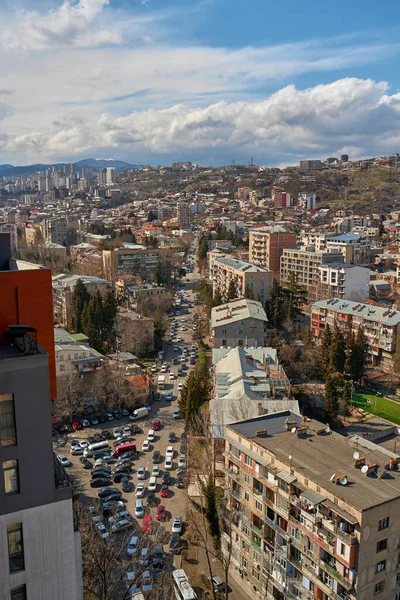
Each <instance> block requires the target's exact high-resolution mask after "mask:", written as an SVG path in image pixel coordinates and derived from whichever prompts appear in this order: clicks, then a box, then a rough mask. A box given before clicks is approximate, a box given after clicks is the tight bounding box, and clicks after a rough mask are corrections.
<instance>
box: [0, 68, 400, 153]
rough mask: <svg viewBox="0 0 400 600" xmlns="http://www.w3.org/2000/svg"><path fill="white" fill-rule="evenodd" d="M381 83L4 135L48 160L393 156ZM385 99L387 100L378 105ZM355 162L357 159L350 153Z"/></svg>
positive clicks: (391, 118) (392, 121)
mask: <svg viewBox="0 0 400 600" xmlns="http://www.w3.org/2000/svg"><path fill="white" fill-rule="evenodd" d="M387 90H388V86H387V84H386V83H384V82H379V83H376V82H374V81H372V80H369V79H367V80H360V79H355V78H351V79H350V78H347V79H341V80H338V81H335V82H334V83H331V84H329V85H318V86H316V87H313V88H310V89H307V90H303V91H301V90H297V89H296V88H295V87H294V86H292V85H290V86H287V87H285V88H283V89H281V90H279V91H278V92H276V93H274V94H272V95H271V96H269V97H268V98H266V99H265V100H260V101H253V102H251V101H247V102H243V101H242V102H231V103H228V102H218V103H214V104H211V105H210V106H207V107H205V108H190V107H188V106H186V105H184V104H178V105H176V106H173V107H171V108H169V109H162V110H155V109H149V110H144V111H134V112H132V113H131V114H129V115H127V116H124V117H115V116H112V115H110V114H103V115H101V116H100V118H98V119H96V120H79V119H78V120H76V121H75V122H71V121H68V123H69V125H68V124H66V123H62V122H60V123H58V124H57V125H55V126H54V127H53V128H51V129H48V130H46V131H41V132H39V131H38V132H34V133H30V134H29V135H22V136H15V137H9V138H8V139H7V141H6V142H5V145H6V149H7V150H8V151H9V152H20V153H24V154H26V153H33V154H32V156H33V155H35V156H38V155H39V156H42V157H46V158H50V159H56V158H59V157H65V158H67V157H74V156H84V155H88V154H93V153H98V152H101V151H102V150H103V151H105V150H107V151H110V152H111V153H113V154H115V155H119V156H121V157H125V158H129V157H135V160H136V161H140V156H141V154H143V153H144V154H146V155H149V154H152V155H154V156H160V155H163V154H164V155H176V154H177V153H180V154H181V155H184V156H189V157H191V156H192V155H194V156H202V157H204V158H205V159H206V158H207V157H213V160H217V157H218V156H219V157H221V158H220V162H225V161H226V157H227V156H231V153H232V152H233V153H235V152H236V153H239V154H241V155H247V154H249V155H250V153H251V154H255V155H257V156H258V157H259V159H260V162H265V163H267V162H272V163H278V162H279V163H281V162H282V161H283V160H285V159H289V158H290V157H301V156H305V155H307V156H308V155H310V156H313V157H315V156H325V155H327V154H330V155H331V154H332V153H333V154H335V152H336V153H340V151H345V149H346V148H351V149H352V150H353V151H354V149H356V148H358V149H360V154H364V155H366V154H374V152H379V151H382V152H391V151H394V150H396V149H397V148H396V147H394V146H393V144H394V143H398V138H399V137H400V98H399V95H398V94H396V95H393V96H389V95H388V94H387ZM383 99H384V101H383ZM353 156H354V154H353Z"/></svg>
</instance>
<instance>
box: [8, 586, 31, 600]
mask: <svg viewBox="0 0 400 600" xmlns="http://www.w3.org/2000/svg"><path fill="white" fill-rule="evenodd" d="M26 597H27V596H26V585H25V584H24V585H19V586H18V587H16V588H13V589H12V590H11V600H26Z"/></svg>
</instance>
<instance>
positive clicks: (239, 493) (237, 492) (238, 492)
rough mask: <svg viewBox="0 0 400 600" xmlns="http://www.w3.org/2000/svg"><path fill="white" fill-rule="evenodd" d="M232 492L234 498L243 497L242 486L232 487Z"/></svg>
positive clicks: (239, 498)
mask: <svg viewBox="0 0 400 600" xmlns="http://www.w3.org/2000/svg"><path fill="white" fill-rule="evenodd" d="M231 493H232V496H233V497H234V498H236V500H241V499H242V490H241V489H240V488H235V489H233V488H232V491H231Z"/></svg>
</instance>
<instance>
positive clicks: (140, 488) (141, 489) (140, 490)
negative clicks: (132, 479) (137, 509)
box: [135, 483, 146, 498]
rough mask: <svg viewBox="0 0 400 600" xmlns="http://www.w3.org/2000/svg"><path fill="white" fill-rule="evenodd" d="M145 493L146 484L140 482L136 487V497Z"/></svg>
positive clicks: (140, 496) (141, 496)
mask: <svg viewBox="0 0 400 600" xmlns="http://www.w3.org/2000/svg"><path fill="white" fill-rule="evenodd" d="M145 493H146V488H145V486H144V485H143V483H139V484H138V486H137V488H136V492H135V495H136V498H143V496H144V495H145Z"/></svg>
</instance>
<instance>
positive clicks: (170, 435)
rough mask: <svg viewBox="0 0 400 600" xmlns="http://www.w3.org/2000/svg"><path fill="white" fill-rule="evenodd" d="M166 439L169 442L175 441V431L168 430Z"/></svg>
mask: <svg viewBox="0 0 400 600" xmlns="http://www.w3.org/2000/svg"><path fill="white" fill-rule="evenodd" d="M168 441H169V442H170V443H173V442H176V437H175V433H174V432H173V431H170V432H169V434H168Z"/></svg>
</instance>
